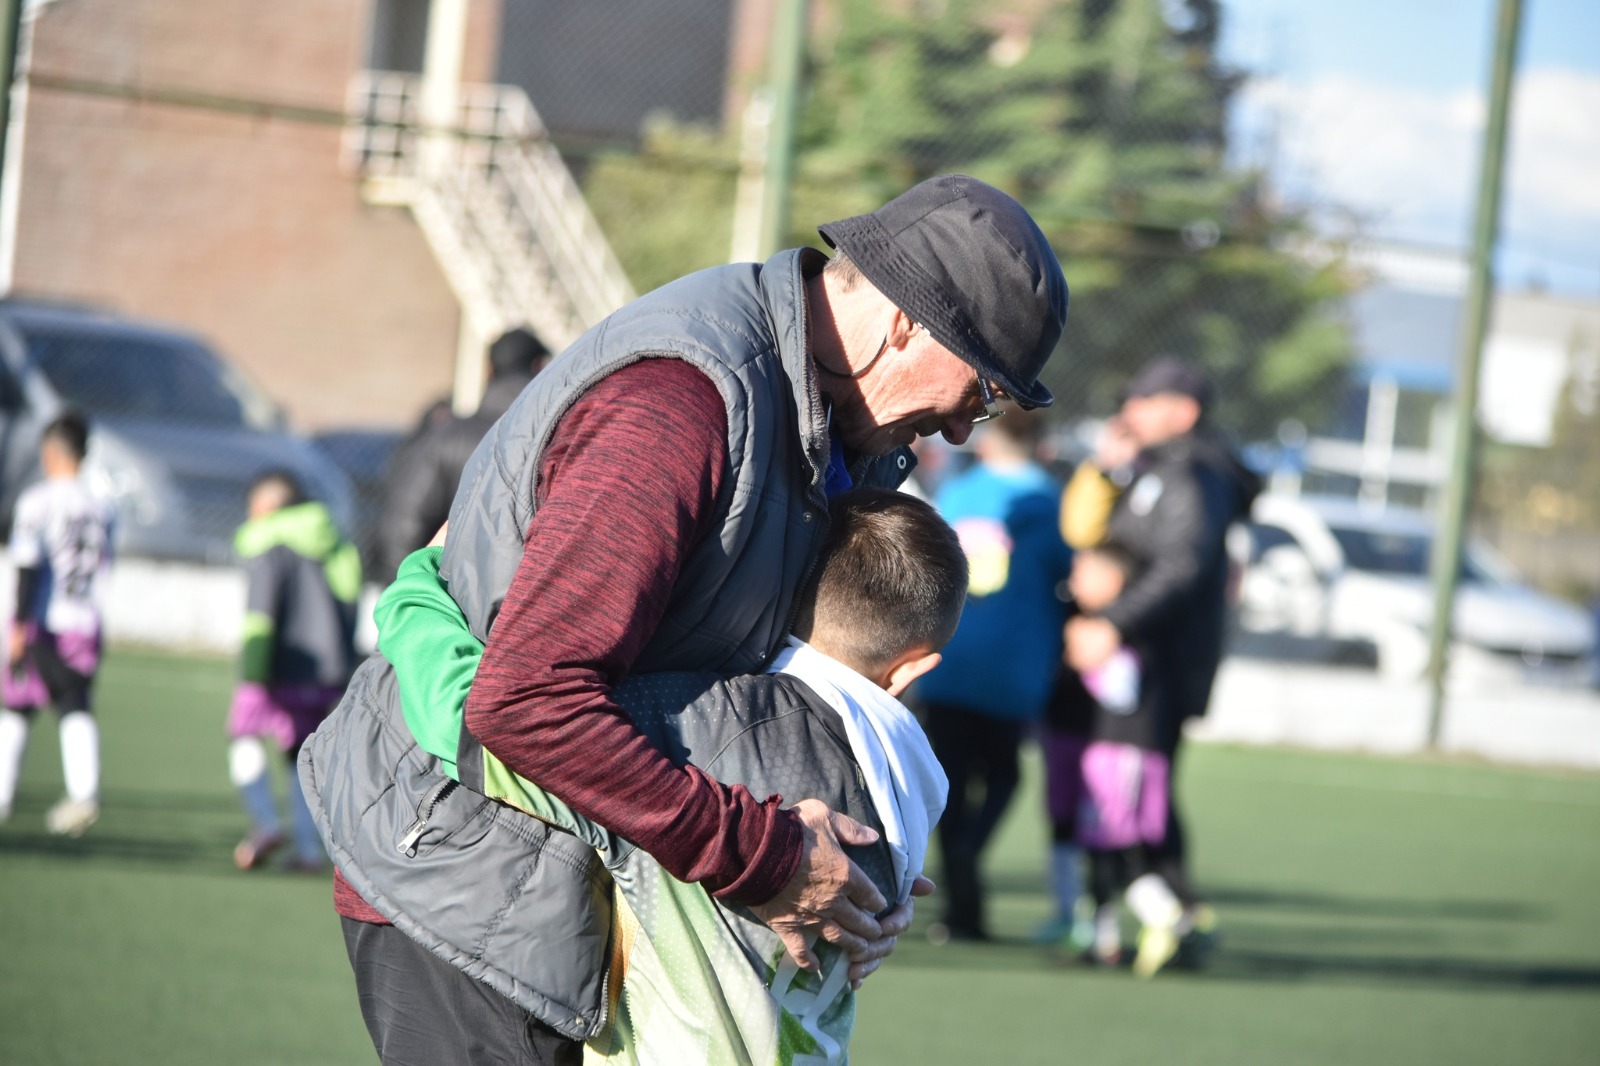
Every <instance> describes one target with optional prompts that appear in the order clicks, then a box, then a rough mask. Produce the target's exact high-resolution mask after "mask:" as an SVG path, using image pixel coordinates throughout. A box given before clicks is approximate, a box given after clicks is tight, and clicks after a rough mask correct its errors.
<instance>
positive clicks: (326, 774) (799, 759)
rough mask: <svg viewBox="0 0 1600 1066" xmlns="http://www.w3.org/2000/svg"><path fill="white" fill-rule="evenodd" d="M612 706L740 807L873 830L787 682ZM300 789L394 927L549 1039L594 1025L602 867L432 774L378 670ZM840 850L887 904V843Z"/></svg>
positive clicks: (606, 926) (723, 684)
mask: <svg viewBox="0 0 1600 1066" xmlns="http://www.w3.org/2000/svg"><path fill="white" fill-rule="evenodd" d="M614 695H615V696H616V699H617V701H618V702H619V703H620V704H621V705H622V706H623V707H624V708H625V709H626V710H627V712H628V715H629V717H630V718H631V719H632V720H633V722H634V724H635V725H636V726H638V728H639V730H640V732H642V733H644V735H645V736H647V737H649V738H650V740H651V742H652V743H654V744H655V745H656V746H657V747H658V748H659V749H661V751H662V752H664V753H665V754H666V755H667V756H668V757H669V758H671V759H672V760H673V761H674V762H676V763H678V764H679V765H682V764H685V763H689V762H693V763H694V764H695V765H697V766H699V767H701V768H702V769H704V770H706V771H707V772H708V773H710V774H712V775H713V776H715V777H717V778H718V779H719V780H722V781H725V782H727V783H729V784H742V785H746V786H748V787H749V788H750V789H751V791H753V792H755V793H756V794H757V795H768V794H771V793H778V794H781V795H783V796H785V797H788V798H789V799H790V801H791V802H794V801H798V800H801V799H805V798H815V799H820V800H822V801H823V802H825V803H827V804H828V806H829V807H831V808H832V809H834V810H836V811H840V812H842V813H844V814H846V815H848V816H850V817H851V818H854V819H855V820H856V821H858V822H861V823H862V824H863V825H869V826H878V825H880V824H881V823H880V821H879V819H878V815H877V811H876V809H875V808H874V806H873V804H872V799H871V797H870V796H869V795H868V793H867V788H866V781H865V779H864V778H863V777H862V774H861V769H860V767H859V766H858V765H857V763H856V761H855V758H854V756H853V755H852V753H851V749H850V742H849V740H848V739H847V737H846V735H845V729H844V723H843V722H842V721H841V720H840V718H839V715H838V712H836V711H835V710H833V708H831V707H829V706H828V705H827V704H826V703H825V702H823V700H822V699H821V697H819V696H817V695H816V694H815V693H814V692H812V691H811V689H810V688H808V687H807V686H806V685H805V684H804V683H802V682H801V681H799V680H797V679H795V678H792V677H788V676H785V675H782V674H777V675H768V674H759V675H743V676H739V677H735V678H732V679H730V680H727V681H724V680H723V679H722V678H721V677H720V676H718V675H716V674H707V673H660V674H642V675H637V676H635V677H632V678H630V679H628V680H627V681H625V682H623V683H622V684H621V685H619V686H618V687H617V689H616V691H615V693H614ZM300 777H301V780H302V782H303V783H304V785H305V793H306V799H307V800H308V802H309V803H310V804H311V807H312V810H314V811H316V812H317V815H318V822H319V825H320V826H321V827H322V830H323V834H324V837H325V839H326V840H327V842H328V847H329V851H330V853H331V854H332V856H333V859H334V861H335V862H336V863H337V864H338V865H339V869H340V871H341V872H343V873H344V875H345V877H346V878H347V879H348V880H349V881H350V884H351V887H353V888H355V890H356V891H357V892H359V893H360V894H361V896H362V898H364V899H366V900H367V902H369V903H371V904H372V905H373V906H374V907H376V908H377V909H378V911H379V912H380V913H382V914H383V915H384V916H386V917H388V918H389V919H390V920H391V921H393V922H394V924H395V926H396V928H398V929H400V930H401V931H402V932H404V933H405V934H406V935H407V936H409V937H411V938H412V939H413V940H415V941H417V942H418V943H419V944H422V945H423V946H424V947H426V948H427V949H428V950H429V951H431V952H433V953H434V954H435V955H438V956H439V957H440V958H442V959H445V960H446V961H448V962H450V963H451V964H452V965H454V966H456V967H457V968H459V969H460V970H462V971H463V972H464V973H466V974H467V975H469V976H471V977H473V978H475V979H477V980H479V981H482V982H483V983H485V984H487V985H488V986H489V987H491V988H493V989H495V991H497V992H499V993H500V994H501V995H503V996H505V997H506V998H508V999H510V1000H512V1001H513V1002H515V1003H516V1004H517V1005H518V1006H520V1007H522V1008H523V1009H524V1010H527V1011H529V1012H530V1013H531V1014H533V1015H534V1016H535V1017H537V1018H539V1019H540V1020H541V1021H543V1022H544V1023H545V1024H547V1025H549V1026H551V1027H552V1028H554V1029H556V1030H557V1031H559V1032H561V1033H563V1034H565V1035H566V1036H569V1037H571V1038H573V1039H584V1038H587V1037H591V1036H594V1035H596V1034H597V1033H599V1032H600V1031H601V1030H602V1029H603V1028H604V1027H605V1023H606V1009H607V1006H608V1004H609V1001H610V996H609V995H608V980H609V962H610V947H611V945H610V933H611V909H612V903H611V892H612V884H611V875H610V874H609V873H608V872H607V869H606V865H605V861H604V860H602V858H601V857H600V855H599V854H598V853H596V852H595V851H594V849H592V848H591V847H589V845H587V844H586V843H584V842H583V841H581V840H579V839H578V838H577V837H576V836H573V835H571V834H570V833H567V832H565V831H563V830H560V829H557V828H556V827H554V826H551V825H548V824H546V823H545V822H542V821H539V820H538V819H536V818H533V817H530V816H528V815H525V814H523V813H521V812H520V811H517V810H514V809H512V808H511V807H507V806H504V805H502V804H500V803H497V802H495V801H493V800H490V799H488V798H486V797H485V796H483V795H482V794H480V793H478V792H476V791H474V790H473V789H471V788H469V787H467V786H465V785H462V784H458V783H457V782H456V781H453V780H452V779H450V778H449V777H447V776H445V773H444V770H443V768H442V766H441V765H440V763H439V760H438V759H436V758H434V757H433V756H431V755H429V754H428V753H427V752H425V751H423V750H422V749H421V748H419V747H418V746H417V743H416V741H415V739H413V738H412V736H411V734H410V732H408V731H407V729H406V725H405V719H404V716H403V715H402V712H401V708H400V698H399V691H398V688H397V686H396V684H395V676H394V668H393V667H391V666H390V665H389V663H388V662H387V661H386V660H384V659H383V657H382V656H377V655H375V656H373V657H372V658H371V659H369V660H368V661H367V662H366V664H365V665H364V666H362V668H361V671H360V673H359V674H358V675H357V680H356V683H355V684H354V685H352V686H351V690H350V694H349V695H348V696H347V697H346V698H345V700H344V701H343V702H341V703H340V705H339V707H338V709H337V710H336V711H334V713H333V714H332V715H331V716H329V718H328V720H327V721H326V722H324V723H323V725H322V727H321V728H320V729H318V730H317V732H316V733H315V734H313V735H312V737H311V739H310V740H308V741H307V742H306V745H305V747H304V748H302V749H301V753H300ZM352 783H355V784H358V785H359V786H360V787H359V788H356V789H352V788H350V787H349V786H350V785H351V784H352ZM330 784H332V785H334V786H335V787H334V788H333V789H332V791H333V792H334V793H335V794H336V797H337V800H336V802H338V803H342V804H346V805H350V806H351V807H352V808H353V809H350V810H344V811H341V810H338V809H335V808H334V807H333V803H334V802H335V800H334V798H333V797H330V787H329V786H330ZM351 827H354V828H355V831H354V832H351V831H350V830H351ZM629 846H631V845H627V844H625V843H624V844H623V845H622V847H629ZM846 850H847V851H848V852H849V854H850V856H851V858H852V859H853V860H854V861H855V862H856V863H857V864H858V865H859V866H860V867H861V869H862V871H863V872H865V873H866V875H867V876H868V877H869V878H871V879H872V881H873V883H874V884H876V885H877V886H878V887H879V889H880V890H881V891H882V892H883V893H884V895H885V897H890V898H892V897H893V895H894V893H895V890H896V887H897V886H896V884H895V876H894V866H893V860H892V858H891V857H890V855H889V851H888V848H887V845H885V844H884V843H883V842H882V841H881V840H880V841H879V843H878V844H875V845H871V846H868V847H851V848H847V849H846ZM621 855H622V853H621V852H620V851H619V854H618V855H615V856H611V861H614V862H615V861H621ZM739 913H740V914H741V916H743V918H744V919H745V921H744V923H742V924H740V925H739V926H737V927H735V928H736V929H737V931H738V932H739V934H740V936H741V937H742V938H743V939H744V940H745V941H746V942H747V943H748V944H749V945H750V946H751V948H752V950H753V951H754V952H755V957H759V958H765V957H769V956H770V955H771V954H772V952H773V951H775V950H777V947H778V944H777V939H776V934H774V933H771V932H769V931H766V930H765V929H764V927H761V926H760V924H759V922H758V921H757V920H756V919H755V918H754V917H753V916H751V915H750V914H749V912H748V911H745V910H743V909H740V911H739Z"/></svg>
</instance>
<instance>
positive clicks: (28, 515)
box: [0, 412, 112, 836]
mask: <svg viewBox="0 0 1600 1066" xmlns="http://www.w3.org/2000/svg"><path fill="white" fill-rule="evenodd" d="M88 445H89V425H88V423H87V422H86V421H85V420H84V418H83V416H82V415H80V414H77V413H76V412H67V413H65V414H63V415H61V416H60V417H58V418H57V419H55V421H53V422H51V423H50V424H49V425H48V426H46V427H45V430H44V435H43V437H42V438H41V440H40V442H39V461H40V465H42V466H43V467H44V480H43V481H42V482H39V483H38V484H35V485H31V486H29V487H28V488H27V489H26V490H24V491H23V493H22V495H21V496H20V497H19V498H18V500H17V511H16V521H15V523H14V524H13V529H12V531H11V561H12V564H13V565H14V566H15V567H16V571H17V600H16V617H15V618H14V619H13V620H12V622H11V625H10V626H9V627H7V641H6V662H5V672H4V683H3V684H0V694H3V696H4V700H3V703H4V706H5V708H7V709H5V710H0V822H3V821H5V820H6V819H7V818H9V817H10V816H11V803H12V800H13V798H14V796H15V794H16V788H17V777H18V776H19V775H20V773H21V771H22V756H23V752H24V751H25V750H26V748H27V745H28V723H29V719H30V718H31V717H32V716H33V714H34V712H35V711H37V710H38V709H39V708H40V707H41V706H43V705H44V704H45V703H46V702H47V701H48V702H49V703H51V704H53V705H54V706H55V709H56V713H57V714H58V715H60V716H61V768H62V771H63V774H64V776H65V777H66V785H67V795H66V797H65V798H64V799H62V800H61V802H59V803H57V804H56V805H55V806H54V807H51V808H50V810H49V812H48V813H46V815H45V827H46V828H47V829H49V830H50V832H52V833H56V834H59V835H66V836H82V835H83V832H84V831H85V830H86V829H88V828H89V827H90V826H91V825H93V824H94V823H95V820H96V819H98V818H99V817H100V732H99V729H98V728H97V727H96V725H95V720H94V715H93V714H92V713H91V710H90V689H91V688H92V687H93V684H94V675H95V671H96V670H97V669H98V667H99V663H100V641H101V632H100V598H99V597H100V585H101V583H102V580H103V578H104V574H105V571H106V567H107V564H108V563H109V562H110V558H111V529H112V517H111V509H110V508H109V507H108V506H107V505H106V504H105V503H103V502H102V501H100V500H98V499H96V498H95V497H94V496H92V495H91V494H90V492H89V490H88V488H87V487H85V485H84V484H83V481H82V480H81V479H80V478H79V477H78V470H79V467H80V466H82V464H83V457H84V455H85V454H87V452H88Z"/></svg>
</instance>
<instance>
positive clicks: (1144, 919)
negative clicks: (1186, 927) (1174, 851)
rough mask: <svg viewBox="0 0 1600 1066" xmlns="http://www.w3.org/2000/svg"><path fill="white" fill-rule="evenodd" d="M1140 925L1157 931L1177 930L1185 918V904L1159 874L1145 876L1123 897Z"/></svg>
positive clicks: (1131, 886) (1135, 882)
mask: <svg viewBox="0 0 1600 1066" xmlns="http://www.w3.org/2000/svg"><path fill="white" fill-rule="evenodd" d="M1123 898H1124V899H1126V900H1127V901H1128V909H1129V910H1130V911H1132V912H1133V913H1134V916H1135V917H1136V918H1138V919H1139V924H1141V925H1146V926H1150V927H1151V928H1157V929H1172V928H1176V926H1177V924H1178V919H1179V918H1181V917H1183V904H1181V903H1179V902H1178V897H1177V896H1174V895H1173V894H1172V889H1171V888H1169V887H1168V886H1167V883H1166V882H1165V881H1163V880H1162V879H1161V877H1160V875H1159V874H1145V875H1144V876H1142V877H1140V878H1138V879H1137V880H1135V881H1134V882H1133V884H1131V885H1129V886H1128V891H1127V892H1126V894H1125V895H1124V897H1123Z"/></svg>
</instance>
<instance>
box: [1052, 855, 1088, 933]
mask: <svg viewBox="0 0 1600 1066" xmlns="http://www.w3.org/2000/svg"><path fill="white" fill-rule="evenodd" d="M1050 889H1051V891H1052V892H1054V893H1055V897H1056V914H1057V916H1059V917H1060V919H1061V920H1062V921H1064V922H1070V921H1072V919H1073V914H1074V913H1075V911H1076V908H1077V905H1078V897H1079V896H1081V895H1083V849H1082V848H1080V847H1078V845H1076V844H1051V845H1050Z"/></svg>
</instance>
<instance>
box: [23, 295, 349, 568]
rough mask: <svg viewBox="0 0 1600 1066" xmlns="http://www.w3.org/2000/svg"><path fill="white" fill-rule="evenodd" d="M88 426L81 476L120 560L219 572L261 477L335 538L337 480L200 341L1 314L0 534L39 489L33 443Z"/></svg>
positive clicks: (341, 498) (90, 318) (43, 310)
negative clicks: (311, 509)
mask: <svg viewBox="0 0 1600 1066" xmlns="http://www.w3.org/2000/svg"><path fill="white" fill-rule="evenodd" d="M65 407H76V408H78V409H79V410H81V411H83V412H84V413H85V414H86V415H87V416H88V417H89V421H90V430H91V433H90V444H89V455H88V457H87V459H86V461H85V464H84V476H85V477H86V478H87V479H88V481H89V484H90V486H91V487H92V488H93V489H95V490H96V491H97V492H99V493H100V494H102V495H104V496H105V497H106V498H107V499H109V500H111V501H112V502H113V503H114V504H115V506H116V509H117V527H118V534H117V548H118V551H119V552H120V553H121V554H124V555H130V556H142V557H147V558H156V559H182V560H192V561H197V562H206V563H223V562H227V561H228V560H230V559H231V558H232V555H233V534H234V531H235V530H236V529H237V528H238V526H239V524H240V523H241V522H243V521H244V516H245V494H246V492H247V490H248V488H249V485H250V482H251V481H252V480H253V479H254V478H255V477H256V475H258V474H260V473H261V472H263V471H265V470H268V469H271V468H282V469H286V470H289V471H291V472H293V473H294V474H295V475H296V476H297V477H298V478H300V479H301V481H302V482H303V484H304V487H305V489H306V491H307V492H308V493H309V494H310V495H312V496H313V497H315V498H317V499H319V500H321V501H322V502H324V503H326V504H327V505H328V507H329V509H330V510H331V511H332V512H333V516H334V519H335V521H337V522H339V523H340V525H341V526H343V527H344V528H346V529H348V528H349V527H350V524H351V521H352V519H353V517H354V508H353V501H352V491H351V488H350V484H349V481H348V480H347V479H346V478H345V476H344V474H343V473H342V472H341V471H340V470H339V468H338V467H337V466H336V465H335V464H334V463H332V462H330V461H329V460H328V459H327V458H326V457H325V456H324V455H322V454H321V453H320V452H318V451H317V450H316V449H315V448H313V447H312V445H311V444H310V442H309V441H307V440H305V439H303V438H301V437H300V436H297V435H296V434H294V433H291V432H290V431H289V429H288V428H287V425H286V422H285V419H284V416H283V413H282V412H281V411H280V410H279V409H278V408H277V407H276V406H275V405H274V404H273V403H272V402H271V401H270V400H268V399H267V398H266V397H265V396H263V395H262V394H261V393H260V392H259V391H258V390H256V389H255V387H254V386H252V385H251V384H250V382H249V381H247V380H246V379H245V377H244V376H243V375H242V374H240V373H239V372H238V371H237V370H235V369H234V368H233V367H231V366H229V365H228V364H227V363H226V362H225V361H224V360H222V359H221V358H219V357H218V356H217V355H216V353H215V352H213V351H212V349H211V348H210V347H209V346H207V345H206V343H205V342H204V341H202V340H201V339H200V338H198V337H195V336H193V335H192V334H189V333H186V332H183V331H181V330H176V329H172V328H168V327H166V326H162V325H158V324H155V323H150V322H144V321H139V320H136V319H133V318H127V317H123V316H121V315H117V314H113V313H110V312H107V311H102V310H97V309H93V308H85V307H79V306H70V305H56V304H48V303H39V302H31V301H23V300H15V299H5V300H0V533H4V534H7V535H9V532H10V526H11V518H12V513H13V511H14V509H15V507H16V502H17V495H18V493H20V492H21V491H22V488H23V487H24V486H25V485H26V484H27V483H28V482H29V481H32V480H33V479H35V478H36V477H38V476H39V473H38V455H39V453H38V443H39V433H40V431H41V430H42V429H43V427H44V426H45V425H46V424H48V423H49V422H50V420H51V419H52V418H54V417H55V416H56V414H57V413H59V412H60V411H61V410H62V409H63V408H65Z"/></svg>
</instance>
